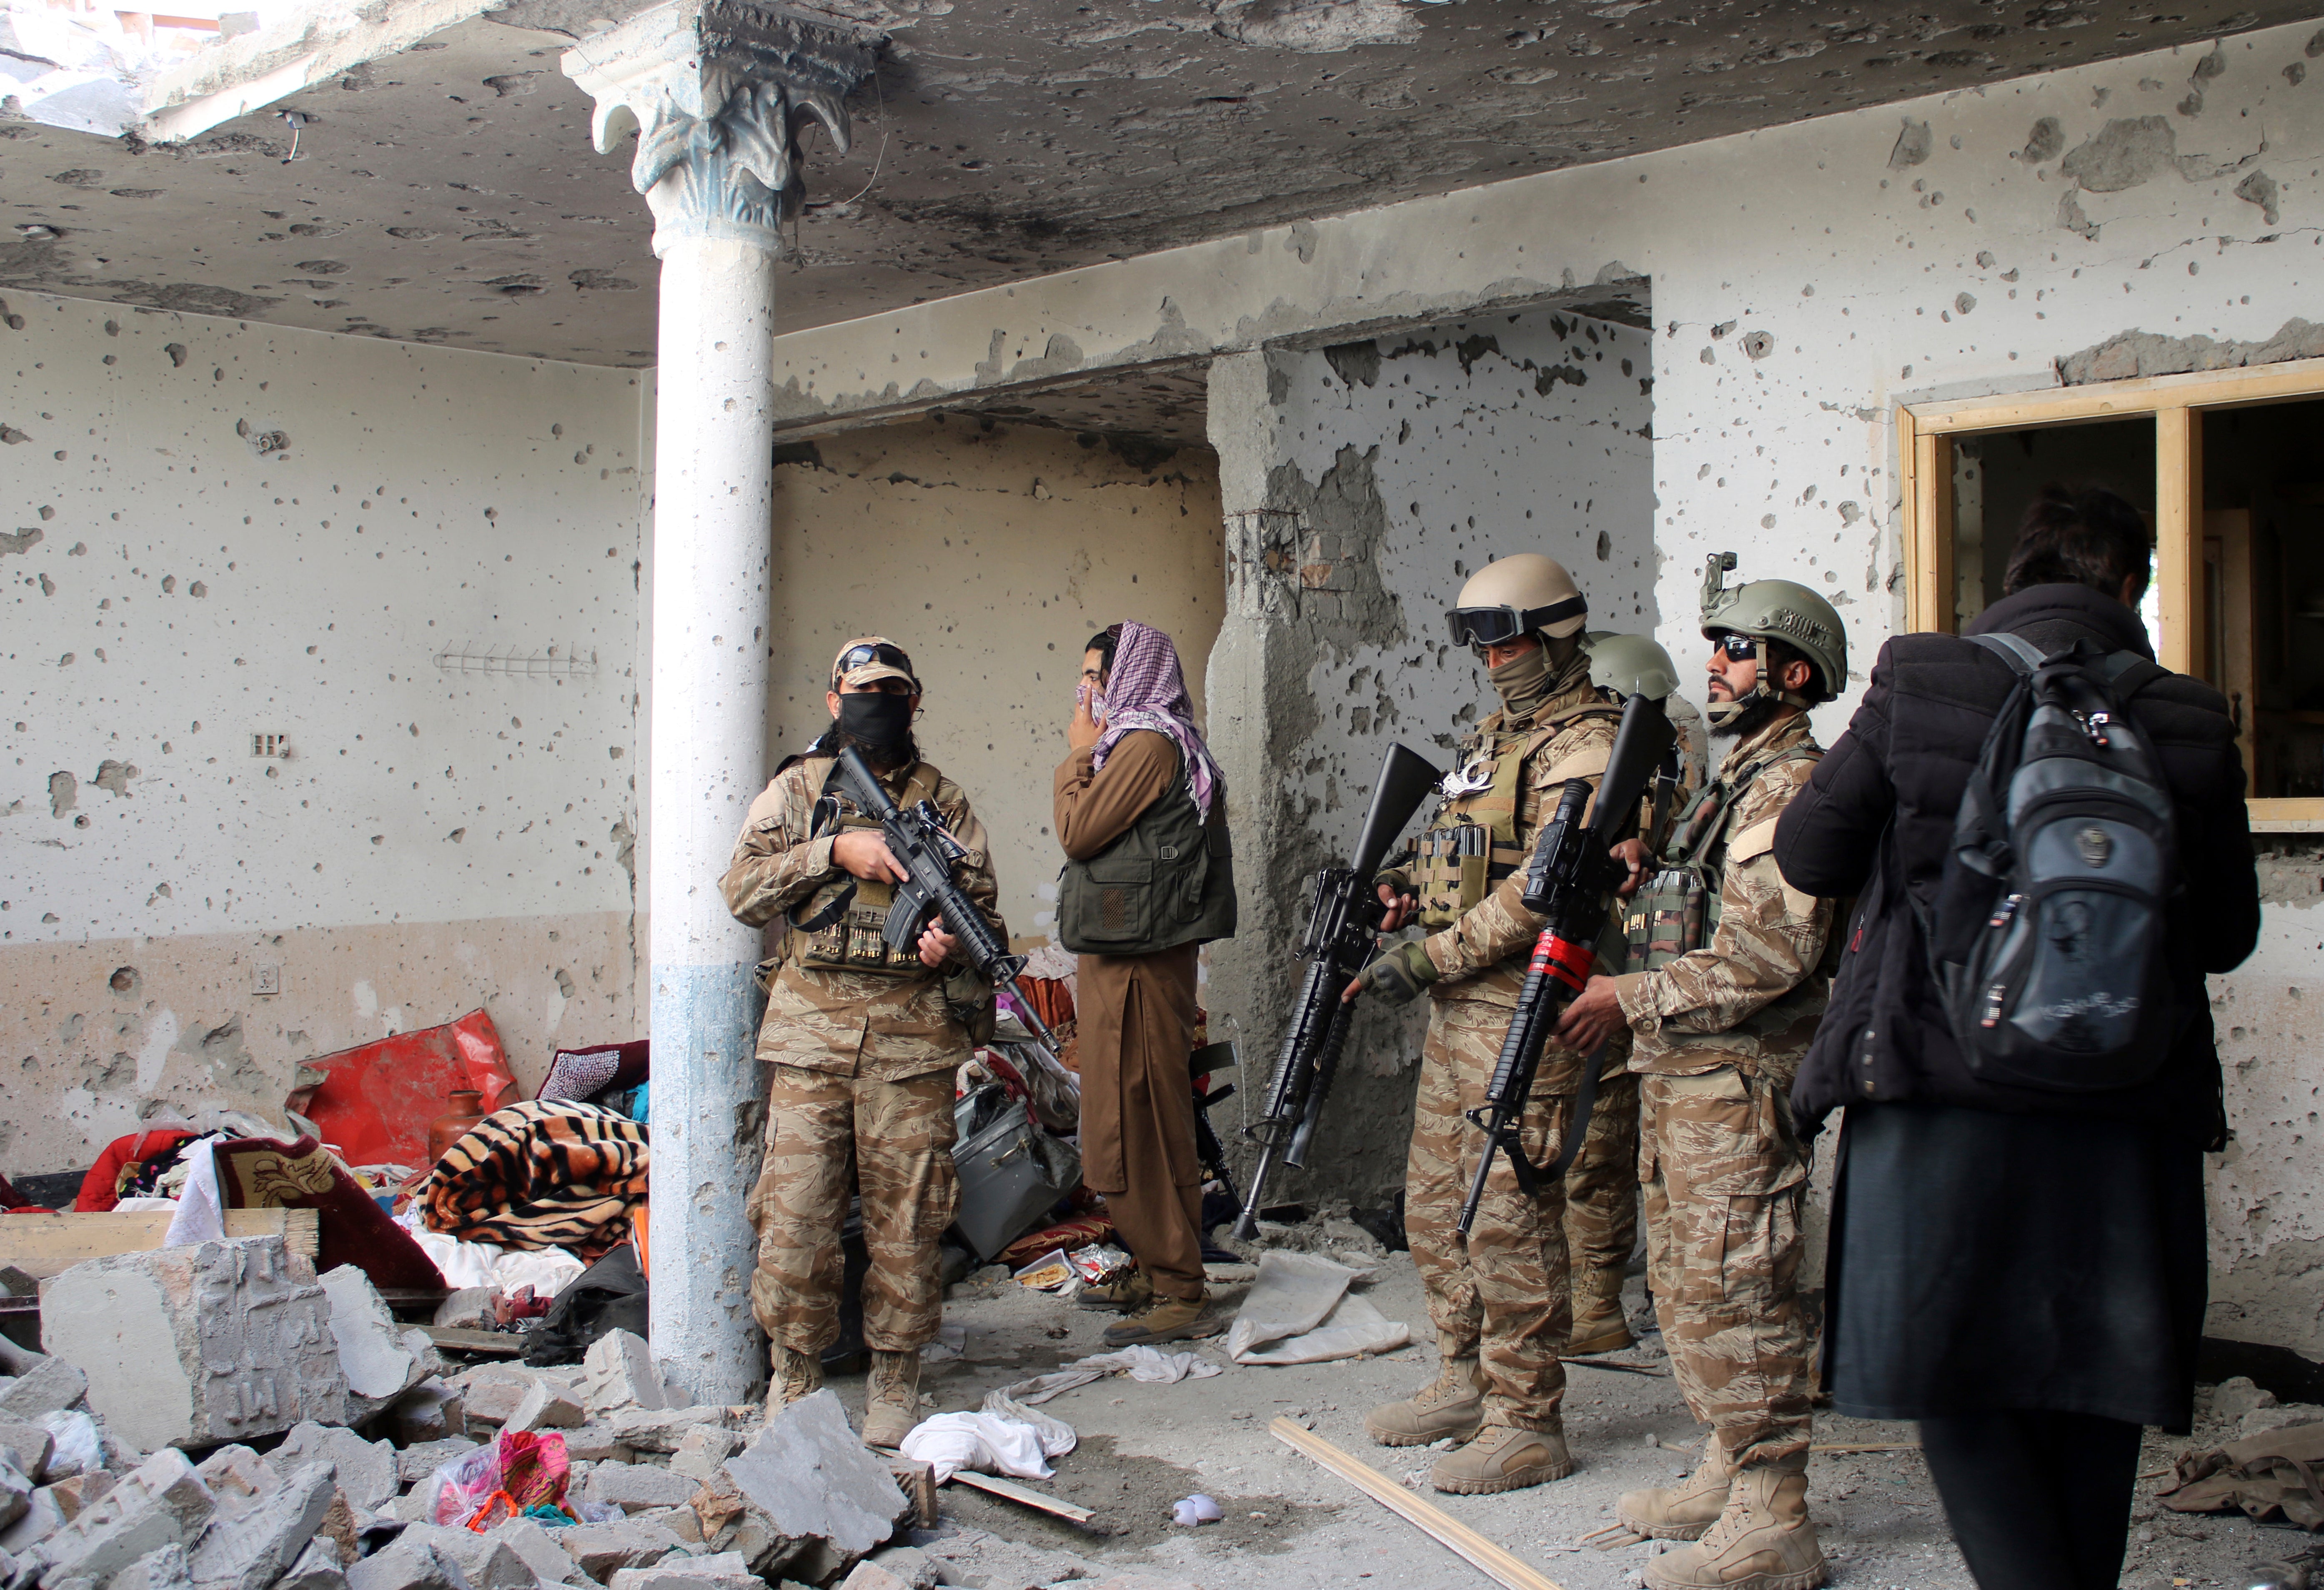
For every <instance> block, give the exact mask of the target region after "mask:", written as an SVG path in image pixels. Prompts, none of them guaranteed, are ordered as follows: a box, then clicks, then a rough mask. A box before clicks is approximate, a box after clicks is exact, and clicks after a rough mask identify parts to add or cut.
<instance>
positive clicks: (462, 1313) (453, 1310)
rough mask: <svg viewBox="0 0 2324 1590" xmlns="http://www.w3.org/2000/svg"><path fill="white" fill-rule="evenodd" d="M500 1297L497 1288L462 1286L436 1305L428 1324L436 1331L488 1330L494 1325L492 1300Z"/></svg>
mask: <svg viewBox="0 0 2324 1590" xmlns="http://www.w3.org/2000/svg"><path fill="white" fill-rule="evenodd" d="M500 1295H501V1289H500V1288H499V1287H497V1286H464V1287H462V1288H461V1289H460V1290H459V1291H456V1292H454V1293H453V1294H452V1295H451V1296H450V1297H448V1298H446V1299H445V1300H443V1301H442V1302H440V1303H438V1304H437V1305H436V1317H435V1318H434V1319H430V1320H429V1322H428V1323H429V1324H430V1325H433V1326H435V1327H436V1328H438V1330H490V1329H491V1328H493V1325H494V1324H495V1323H496V1317H495V1315H494V1312H493V1299H494V1298H496V1297H498V1296H500Z"/></svg>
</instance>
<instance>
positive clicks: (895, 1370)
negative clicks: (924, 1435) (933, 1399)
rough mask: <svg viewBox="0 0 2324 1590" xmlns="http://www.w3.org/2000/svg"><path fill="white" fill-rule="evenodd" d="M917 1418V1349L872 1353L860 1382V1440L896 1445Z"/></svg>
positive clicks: (882, 1445) (878, 1445) (918, 1372)
mask: <svg viewBox="0 0 2324 1590" xmlns="http://www.w3.org/2000/svg"><path fill="white" fill-rule="evenodd" d="M919 1422H920V1351H919V1349H918V1347H914V1348H913V1349H912V1350H911V1351H910V1352H908V1353H881V1352H876V1351H875V1352H874V1353H873V1354H872V1355H871V1378H870V1379H868V1380H867V1381H865V1382H864V1385H863V1444H864V1445H865V1446H867V1447H887V1448H896V1447H900V1446H902V1445H903V1444H904V1438H905V1437H906V1436H908V1435H910V1434H911V1433H912V1427H913V1426H914V1425H916V1424H918V1423H919Z"/></svg>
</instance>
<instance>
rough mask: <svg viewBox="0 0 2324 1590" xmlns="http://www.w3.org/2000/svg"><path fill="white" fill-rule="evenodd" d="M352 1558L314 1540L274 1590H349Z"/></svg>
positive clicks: (329, 1542)
mask: <svg viewBox="0 0 2324 1590" xmlns="http://www.w3.org/2000/svg"><path fill="white" fill-rule="evenodd" d="M351 1560H353V1559H352V1558H349V1557H346V1556H343V1555H342V1554H341V1552H340V1549H339V1548H338V1546H337V1543H335V1542H333V1541H330V1540H310V1541H309V1542H308V1543H307V1549H306V1550H304V1551H302V1552H300V1554H299V1560H298V1561H296V1562H294V1563H292V1564H291V1571H290V1572H289V1573H287V1574H285V1575H283V1576H281V1578H279V1579H277V1580H275V1581H274V1590H347V1575H346V1568H345V1567H341V1566H340V1565H341V1564H343V1563H346V1562H348V1561H351ZM115 1582H116V1583H117V1582H118V1581H115Z"/></svg>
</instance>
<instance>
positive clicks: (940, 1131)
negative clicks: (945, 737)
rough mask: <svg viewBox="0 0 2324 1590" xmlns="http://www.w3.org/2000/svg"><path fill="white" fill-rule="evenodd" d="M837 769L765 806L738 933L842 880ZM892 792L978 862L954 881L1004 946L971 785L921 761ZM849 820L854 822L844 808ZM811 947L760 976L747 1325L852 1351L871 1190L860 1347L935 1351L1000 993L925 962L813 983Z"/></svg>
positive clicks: (796, 768)
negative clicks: (979, 1058)
mask: <svg viewBox="0 0 2324 1590" xmlns="http://www.w3.org/2000/svg"><path fill="white" fill-rule="evenodd" d="M831 766H832V763H831V761H830V759H829V758H807V759H805V760H802V761H798V762H795V763H793V764H791V765H790V766H788V767H785V768H784V769H783V770H782V771H781V772H780V773H778V774H777V775H776V776H775V779H774V782H772V783H771V784H770V785H768V786H767V787H766V789H765V791H764V792H763V793H762V794H761V795H760V796H759V798H758V799H757V800H756V801H754V802H752V805H751V813H750V817H749V820H748V822H747V823H745V825H744V827H743V829H742V839H741V840H740V841H738V842H737V843H736V845H735V847H734V857H733V860H732V861H731V862H729V863H728V864H727V869H726V875H725V877H724V878H721V879H720V880H719V886H718V887H719V889H720V892H721V893H723V894H724V896H725V897H726V905H727V908H728V909H729V910H731V911H732V912H733V914H734V915H735V917H736V918H737V919H738V920H740V921H742V922H745V923H748V924H751V925H752V926H753V927H759V926H763V925H765V924H768V923H770V922H772V921H774V920H775V919H776V918H777V917H778V916H783V915H787V914H791V913H794V912H796V911H797V910H798V908H799V907H801V906H802V905H805V904H806V903H807V901H808V900H809V898H810V896H816V893H817V891H818V890H822V889H824V888H825V887H826V886H829V885H831V884H833V883H835V881H837V880H839V879H840V878H842V877H843V876H844V875H843V874H842V873H841V872H840V871H839V870H838V869H837V867H836V865H835V863H834V861H833V860H832V855H831V850H832V843H833V840H834V838H835V835H834V834H832V833H829V832H826V833H825V835H824V836H823V837H821V838H818V839H810V838H809V837H808V834H809V832H810V829H811V826H812V823H813V811H814V807H815V804H816V799H817V798H818V796H821V795H823V794H824V785H825V777H826V775H827V774H828V772H829V770H830V767H831ZM881 782H882V783H883V784H885V785H886V786H887V787H888V790H889V793H890V795H894V796H896V797H897V798H898V799H899V800H902V799H903V798H904V797H905V795H906V790H907V786H908V785H911V784H918V785H920V786H922V787H923V788H932V791H933V793H932V795H931V796H930V798H932V799H933V800H934V801H935V803H936V809H937V810H938V811H939V812H940V813H943V815H944V818H945V823H947V825H948V826H949V827H950V828H951V830H952V832H953V835H954V838H956V839H958V840H959V841H960V842H961V844H962V845H963V846H964V847H965V848H966V850H968V858H967V859H966V860H964V861H963V862H962V863H961V864H960V867H959V869H957V871H956V872H955V873H954V879H955V881H957V882H958V883H959V885H960V887H962V889H963V890H964V891H965V892H966V893H967V894H968V896H970V897H971V898H972V899H973V900H974V901H975V902H976V903H977V905H979V906H980V907H982V909H983V911H984V914H985V915H986V916H987V917H988V918H989V919H990V920H991V923H992V926H993V931H994V932H995V933H998V934H1000V935H1001V939H1002V940H1003V942H1006V940H1007V938H1008V929H1007V927H1006V926H1005V925H1003V924H1002V922H1001V916H1000V913H999V912H998V910H997V909H996V908H995V905H994V902H995V900H996V899H997V898H998V897H999V890H998V888H997V887H996V885H995V883H994V880H993V876H992V870H991V860H990V859H989V858H990V854H991V852H990V849H989V847H988V845H987V843H986V840H985V834H984V827H983V824H982V823H979V822H978V821H977V819H976V815H975V813H973V812H972V811H970V810H969V805H968V797H967V796H966V795H964V794H963V793H962V792H961V789H960V786H958V785H956V784H954V783H953V782H952V781H951V780H950V779H948V778H946V777H944V776H943V775H942V774H940V773H938V772H937V771H936V769H935V768H934V767H930V766H929V765H928V764H927V763H925V762H922V763H918V764H916V765H915V766H914V767H909V768H905V769H900V770H899V771H898V772H896V773H894V774H890V775H885V776H883V777H882V779H881ZM841 813H842V815H843V817H852V816H854V815H855V814H856V813H855V809H854V806H853V803H852V802H848V801H846V800H845V799H844V796H843V797H842V800H841ZM805 939H806V935H804V934H803V933H799V932H798V931H796V930H792V931H787V932H786V933H785V935H784V940H783V943H782V946H781V948H780V950H779V951H778V953H777V954H776V955H775V956H774V957H773V958H772V959H770V960H768V961H766V962H765V963H763V964H762V965H761V968H760V972H761V979H762V980H764V981H765V982H766V988H767V1015H766V1020H765V1021H764V1023H762V1024H761V1026H760V1029H759V1050H758V1053H759V1058H760V1059H761V1061H763V1062H767V1064H768V1065H769V1066H770V1069H771V1071H772V1073H773V1080H772V1088H771V1090H770V1095H769V1098H768V1110H767V1150H766V1157H765V1159H764V1160H763V1161H762V1162H761V1168H760V1172H759V1180H758V1182H757V1184H756V1185H755V1186H753V1187H752V1190H751V1194H750V1202H749V1206H748V1208H749V1212H750V1217H751V1222H752V1225H753V1226H754V1227H757V1229H758V1233H759V1256H758V1268H757V1270H756V1272H755V1273H753V1274H752V1277H751V1312H752V1315H753V1316H755V1317H756V1319H758V1322H759V1325H760V1328H761V1329H763V1330H764V1331H766V1333H767V1335H768V1336H769V1337H771V1338H773V1340H774V1341H775V1342H776V1343H777V1344H778V1345H779V1346H786V1347H788V1348H791V1349H792V1350H794V1351H797V1352H801V1353H808V1354H816V1353H820V1352H821V1351H822V1350H823V1349H824V1348H825V1347H826V1346H830V1345H831V1343H832V1342H834V1341H835V1340H836V1339H837V1338H838V1335H839V1283H840V1273H841V1253H840V1230H841V1227H843V1226H844V1223H845V1221H846V1218H847V1201H848V1199H849V1197H850V1195H851V1193H853V1192H854V1191H856V1190H859V1189H860V1190H861V1192H862V1199H863V1236H864V1244H865V1246H866V1247H867V1248H868V1249H869V1250H870V1255H871V1273H870V1275H869V1276H868V1277H867V1279H866V1280H865V1282H864V1288H863V1294H864V1295H863V1339H864V1342H865V1344H866V1345H867V1346H870V1347H871V1349H872V1350H873V1351H875V1352H891V1353H892V1352H905V1351H909V1350H911V1349H913V1348H917V1347H918V1346H922V1345H923V1344H925V1343H927V1342H928V1341H930V1340H932V1339H933V1338H934V1337H935V1336H936V1324H937V1320H938V1319H939V1317H940V1315H941V1313H942V1311H943V1289H942V1287H941V1286H940V1284H939V1282H938V1275H937V1262H936V1245H937V1240H938V1238H940V1237H941V1236H943V1234H944V1231H945V1227H948V1226H950V1225H951V1224H952V1218H953V1212H954V1206H955V1204H956V1203H957V1201H958V1199H959V1186H958V1183H957V1182H956V1181H955V1180H954V1172H953V1163H952V1153H951V1149H952V1145H953V1141H954V1125H953V1075H954V1070H955V1069H956V1068H957V1067H958V1065H959V1064H960V1062H962V1061H964V1060H966V1059H967V1058H968V1054H969V1036H968V1032H967V1030H966V1028H965V1027H964V1025H963V1023H964V1019H967V1018H971V1017H973V1015H974V1013H976V1012H977V1011H978V1010H979V1009H980V1008H981V1007H989V1006H990V1003H991V989H990V988H987V987H985V985H984V984H983V983H982V982H981V981H980V980H978V979H976V978H975V977H974V976H973V974H970V973H966V972H958V973H955V974H954V975H953V976H950V977H946V976H945V975H944V974H941V973H939V972H935V971H929V970H926V969H923V968H919V967H918V966H917V963H915V964H914V966H913V967H912V969H911V970H909V971H908V972H907V973H905V974H904V975H895V974H891V973H876V972H856V971H844V970H823V969H820V968H816V967H810V966H806V965H803V964H802V963H801V960H800V956H801V953H802V951H803V950H804V948H805ZM770 972H772V974H773V975H772V977H771V978H768V976H767V974H768V973H770ZM851 1160H852V1162H853V1163H852V1165H851ZM851 1169H852V1171H853V1177H852V1178H851V1175H850V1172H851ZM851 1181H853V1183H855V1184H856V1185H853V1186H852V1185H851Z"/></svg>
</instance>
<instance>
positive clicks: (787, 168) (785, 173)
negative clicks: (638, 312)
mask: <svg viewBox="0 0 2324 1590" xmlns="http://www.w3.org/2000/svg"><path fill="white" fill-rule="evenodd" d="M883 42H884V41H883V40H881V39H880V38H877V37H870V38H866V37H863V36H861V35H858V34H855V33H853V32H848V31H847V30H845V29H844V28H843V27H838V26H834V25H832V24H830V23H823V22H818V21H816V20H813V19H811V18H808V17H807V16H804V15H801V14H798V13H796V12H791V11H786V10H781V9H778V8H777V7H774V6H771V5H752V4H749V3H748V0H672V4H669V5H657V6H655V7H654V8H653V9H652V10H650V11H647V12H641V14H638V15H636V16H633V17H632V18H631V19H630V20H629V21H627V22H625V23H622V24H621V25H620V26H618V27H613V28H609V29H607V30H606V31H605V32H602V33H598V34H595V35H594V36H592V37H591V38H589V39H586V40H585V41H582V42H581V43H579V44H576V45H575V46H574V47H573V48H572V49H570V50H568V51H566V52H565V55H564V60H563V63H562V64H563V66H564V69H565V75H566V76H567V77H568V78H572V79H573V80H574V81H575V82H576V83H578V84H579V85H580V86H581V87H582V88H583V90H584V91H585V92H586V93H587V94H588V95H589V97H591V98H592V99H594V100H595V101H596V112H595V115H593V116H592V117H591V118H590V133H591V137H592V139H593V141H594V142H595V144H596V148H597V152H598V153H600V154H604V153H607V152H611V151H612V149H613V146H614V145H615V144H616V143H618V142H621V140H622V138H624V137H626V136H628V135H629V134H630V133H633V132H634V133H636V134H637V135H638V148H637V154H636V156H635V157H634V158H633V159H632V161H631V162H630V181H631V183H632V185H633V186H634V187H635V188H637V190H638V191H639V192H640V193H642V194H644V195H645V196H646V203H647V204H648V205H649V206H650V207H652V210H653V216H654V238H653V246H654V253H656V254H657V255H659V254H663V253H668V252H669V245H670V244H672V243H673V242H675V241H676V240H678V239H679V238H682V237H706V238H719V239H726V240H731V241H733V242H738V243H748V244H755V245H757V246H758V247H760V248H762V249H765V250H766V251H768V252H769V253H781V252H782V247H783V244H782V222H783V217H784V216H786V215H787V214H788V213H790V212H791V211H792V210H793V209H795V208H796V207H797V205H798V199H799V196H800V194H801V192H802V191H803V188H802V185H801V183H800V179H799V144H798V134H799V132H800V130H801V129H802V128H803V127H805V126H806V125H807V121H808V119H809V118H810V117H812V118H814V119H815V120H817V121H820V122H821V123H822V124H824V126H825V128H826V129H827V130H828V131H829V132H830V133H831V140H832V142H833V143H835V145H837V146H838V148H839V149H840V150H841V151H842V152H845V150H846V148H847V144H848V136H849V127H848V120H847V106H846V99H847V96H848V95H849V94H850V93H851V92H853V89H854V88H855V86H856V85H857V84H859V83H861V82H862V81H863V79H864V78H867V77H869V76H871V69H872V66H873V63H874V62H875V61H876V60H878V59H879V51H880V46H881V43H883Z"/></svg>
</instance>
